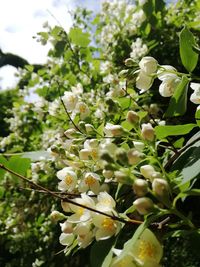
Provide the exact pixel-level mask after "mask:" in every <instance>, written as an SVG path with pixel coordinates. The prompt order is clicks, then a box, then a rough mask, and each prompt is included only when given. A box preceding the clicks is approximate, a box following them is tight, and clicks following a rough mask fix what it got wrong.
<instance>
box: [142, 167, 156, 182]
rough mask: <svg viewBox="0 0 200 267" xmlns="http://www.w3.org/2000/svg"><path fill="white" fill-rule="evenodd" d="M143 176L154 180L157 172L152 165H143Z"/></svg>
mask: <svg viewBox="0 0 200 267" xmlns="http://www.w3.org/2000/svg"><path fill="white" fill-rule="evenodd" d="M140 172H141V174H142V175H143V176H144V177H145V178H146V179H150V180H151V178H152V175H153V174H154V173H155V172H156V171H155V169H154V167H152V166H151V165H143V166H141V167H140Z"/></svg>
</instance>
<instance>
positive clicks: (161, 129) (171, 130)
mask: <svg viewBox="0 0 200 267" xmlns="http://www.w3.org/2000/svg"><path fill="white" fill-rule="evenodd" d="M196 126H197V125H196V124H192V123H191V124H184V125H159V126H156V127H155V133H156V136H157V138H158V139H163V138H165V137H167V136H173V135H175V136H177V135H184V134H187V133H189V132H190V131H191V130H192V129H193V128H194V127H196Z"/></svg>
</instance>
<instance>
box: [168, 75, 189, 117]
mask: <svg viewBox="0 0 200 267" xmlns="http://www.w3.org/2000/svg"><path fill="white" fill-rule="evenodd" d="M188 83H189V80H188V78H187V77H186V76H183V77H182V80H181V82H180V83H179V84H178V86H177V87H176V89H175V92H174V95H173V96H172V97H171V100H170V103H169V107H168V109H167V111H166V113H165V117H174V116H181V115H184V114H185V112H186V110H187V91H188Z"/></svg>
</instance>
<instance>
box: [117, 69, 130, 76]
mask: <svg viewBox="0 0 200 267" xmlns="http://www.w3.org/2000/svg"><path fill="white" fill-rule="evenodd" d="M128 71H129V70H121V71H120V73H119V77H120V78H126V77H127V74H128Z"/></svg>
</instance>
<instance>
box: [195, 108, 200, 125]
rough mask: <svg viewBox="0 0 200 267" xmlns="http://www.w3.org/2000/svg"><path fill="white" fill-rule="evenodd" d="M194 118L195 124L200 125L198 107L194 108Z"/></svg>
mask: <svg viewBox="0 0 200 267" xmlns="http://www.w3.org/2000/svg"><path fill="white" fill-rule="evenodd" d="M195 119H196V122H197V125H198V126H199V127H200V109H197V110H196V113H195Z"/></svg>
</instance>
